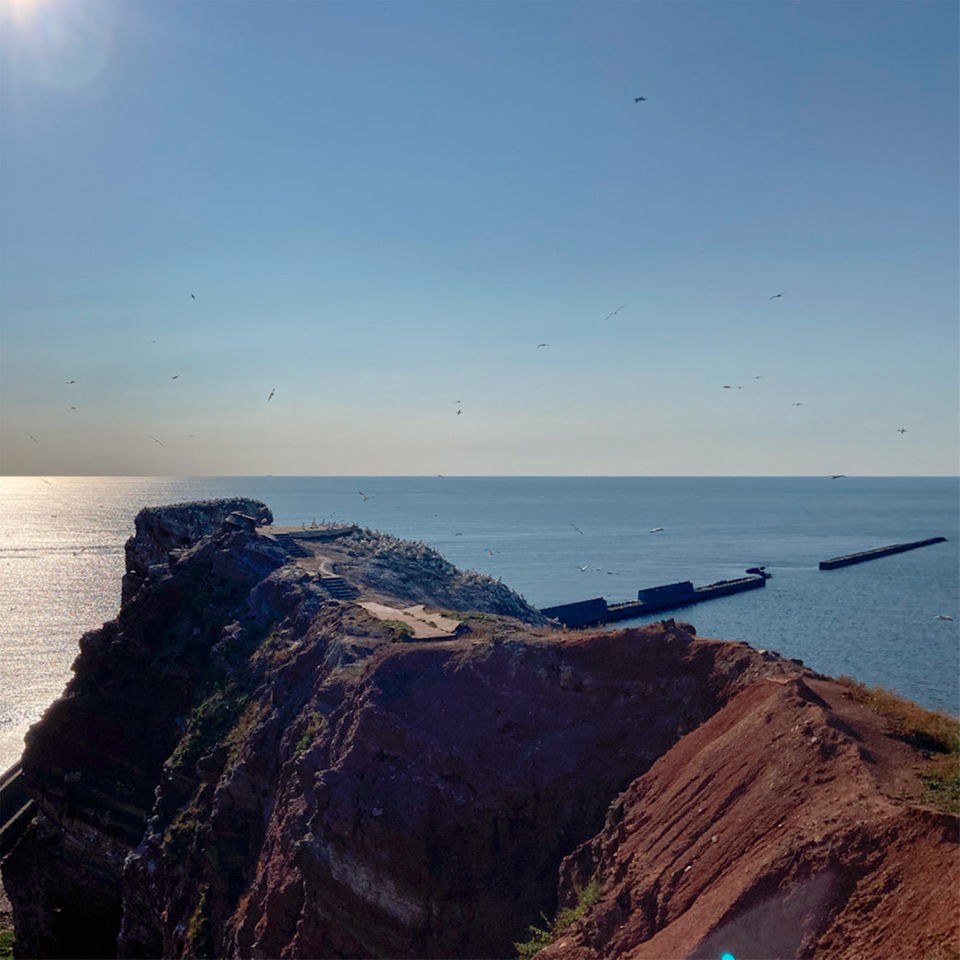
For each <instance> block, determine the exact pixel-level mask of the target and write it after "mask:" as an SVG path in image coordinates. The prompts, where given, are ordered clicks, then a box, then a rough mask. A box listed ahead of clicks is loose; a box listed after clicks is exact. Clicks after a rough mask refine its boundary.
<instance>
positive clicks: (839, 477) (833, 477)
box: [830, 473, 846, 480]
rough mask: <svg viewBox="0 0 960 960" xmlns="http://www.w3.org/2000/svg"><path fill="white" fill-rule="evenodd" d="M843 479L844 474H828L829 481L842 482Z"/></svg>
mask: <svg viewBox="0 0 960 960" xmlns="http://www.w3.org/2000/svg"><path fill="white" fill-rule="evenodd" d="M844 477H846V474H845V473H831V474H830V479H831V480H842V479H843V478H844Z"/></svg>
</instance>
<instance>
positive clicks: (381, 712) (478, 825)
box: [3, 501, 960, 960]
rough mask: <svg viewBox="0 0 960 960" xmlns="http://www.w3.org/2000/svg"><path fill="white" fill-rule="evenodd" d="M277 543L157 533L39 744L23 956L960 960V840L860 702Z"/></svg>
mask: <svg viewBox="0 0 960 960" xmlns="http://www.w3.org/2000/svg"><path fill="white" fill-rule="evenodd" d="M269 523H270V515H269V510H268V509H267V508H266V506H265V505H263V504H258V503H256V502H254V501H245V502H243V503H237V502H215V503H212V504H205V505H194V504H186V505H179V506H177V507H170V508H154V509H152V510H151V511H148V512H145V513H143V514H141V515H140V517H138V522H137V525H136V531H137V532H136V535H135V536H134V537H133V538H132V539H131V542H130V543H129V544H128V551H127V556H128V573H127V577H125V583H124V599H123V603H122V606H121V609H120V612H119V615H118V616H117V618H116V620H114V621H112V622H110V623H107V624H105V625H104V626H103V627H102V628H101V629H100V630H97V631H93V632H91V633H88V634H86V635H85V636H84V637H83V638H82V639H81V644H80V646H81V649H80V654H79V656H78V657H77V660H76V662H75V664H74V677H73V679H72V680H71V682H70V683H69V685H68V686H67V688H66V690H65V692H64V694H63V696H62V697H61V698H60V699H59V700H57V701H56V702H55V703H54V704H53V705H52V706H51V707H50V708H49V709H48V710H47V712H46V713H45V715H44V717H43V718H42V720H41V721H40V722H39V723H38V724H37V725H36V726H35V727H34V728H33V729H32V730H31V731H30V734H29V736H28V742H27V748H26V751H25V753H24V757H23V770H24V774H25V777H26V780H27V783H28V787H29V790H30V792H31V794H32V796H33V797H34V798H35V801H36V815H35V818H34V820H33V822H32V824H31V826H30V827H29V829H28V831H27V833H26V834H25V835H24V836H23V837H22V839H21V840H20V841H19V842H18V843H17V845H16V846H15V848H14V849H13V851H12V852H11V853H10V854H9V855H8V856H7V857H6V859H5V860H4V861H3V877H4V882H5V885H6V887H7V890H8V893H9V896H10V899H11V902H12V905H13V911H14V917H15V923H16V948H15V949H16V953H17V955H19V956H60V957H67V956H69V957H105V956H129V957H160V956H163V957H193V956H217V957H247V956H251V957H253V956H259V957H281V956H283V957H479V956H483V957H509V956H515V955H516V953H517V948H516V947H515V946H514V945H515V943H517V942H518V941H524V940H526V939H527V937H528V934H529V928H530V925H531V924H534V925H536V924H541V925H542V922H543V921H542V920H541V919H540V918H541V915H543V914H547V915H553V913H554V912H555V911H556V910H557V909H558V907H559V908H565V909H567V910H568V911H571V912H570V914H569V915H570V917H571V918H572V919H571V920H570V922H569V923H567V924H565V925H564V926H563V928H562V929H560V928H559V927H557V928H556V929H555V930H554V931H553V935H550V936H543V937H542V939H541V940H540V941H538V942H536V943H535V945H534V949H536V948H542V949H541V953H542V956H544V957H577V958H581V957H582V958H588V957H589V958H599V957H610V956H623V957H647V956H649V957H674V956H676V957H681V956H683V957H685V956H690V957H700V956H704V957H706V956H719V955H720V953H722V952H723V951H730V952H731V953H733V954H734V955H735V956H736V957H738V958H743V957H751V956H752V957H773V956H784V957H794V956H823V957H827V956H829V957H842V956H849V957H865V956H882V955H896V956H921V957H922V956H929V957H931V960H932V958H934V957H947V956H951V955H952V956H955V955H957V953H958V952H960V936H958V931H957V928H956V921H957V901H956V899H955V895H954V893H953V891H955V890H956V889H958V888H960V882H958V881H960V863H958V858H957V828H958V818H957V817H956V816H955V815H951V814H945V813H941V812H937V811H936V810H934V809H932V808H930V807H927V806H925V805H924V804H923V803H922V802H921V801H922V796H923V793H922V784H921V782H920V780H919V777H918V773H919V770H920V768H921V766H922V763H923V762H924V757H923V756H922V755H921V753H920V752H919V751H918V750H916V749H915V748H914V747H912V746H910V745H909V744H907V743H906V742H904V741H902V740H898V739H896V738H893V737H891V736H890V735H889V733H888V732H887V731H886V729H885V728H884V725H883V721H882V720H881V719H880V718H879V717H878V716H877V715H876V714H875V713H873V712H871V711H870V710H868V709H867V708H866V707H863V706H861V705H860V704H857V703H854V702H853V701H851V700H850V699H849V698H848V697H847V696H846V692H845V689H844V688H843V687H842V686H840V685H839V684H837V683H835V682H833V681H831V680H829V679H828V678H823V677H819V676H817V675H815V674H813V673H812V672H811V671H809V670H807V669H805V668H804V667H803V666H802V665H801V664H799V663H797V662H794V661H790V660H785V659H783V658H781V657H779V656H777V655H775V654H771V653H768V652H763V651H758V650H754V649H752V648H750V647H749V646H747V645H746V644H743V643H726V642H719V641H714V640H709V639H705V638H701V637H698V636H696V634H695V631H694V630H693V628H691V627H689V626H688V625H686V624H679V623H675V622H674V621H665V622H663V623H661V624H659V625H656V626H653V627H649V628H646V629H627V630H619V631H579V632H567V631H558V630H554V629H553V628H552V627H551V626H550V625H549V624H546V622H545V620H544V618H543V616H542V615H541V614H540V613H539V611H537V610H535V609H534V608H532V607H530V606H529V605H528V604H527V603H526V602H525V601H524V600H523V599H522V598H521V597H519V596H517V595H516V594H515V593H513V592H512V591H510V590H509V589H508V588H506V587H505V586H504V585H502V584H499V583H497V582H496V581H493V580H490V578H487V577H483V576H481V575H479V574H475V573H471V572H469V571H459V570H457V569H456V568H454V567H453V566H452V565H450V564H448V563H447V562H446V561H445V560H443V558H442V557H440V556H439V555H438V554H436V553H435V552H434V551H432V550H430V549H429V548H427V547H424V546H423V545H422V544H410V543H407V542H404V541H399V540H396V539H395V538H392V537H389V536H387V535H383V534H377V533H375V532H373V531H369V530H362V529H360V528H358V527H353V526H347V527H329V528H323V527H321V528H315V529H311V530H300V531H296V530H279V529H277V528H274V527H271V526H269ZM364 603H366V604H367V606H363V605H362V604H364ZM421 622H423V623H425V624H430V623H432V624H434V625H436V624H441V625H446V626H444V629H447V627H448V626H449V624H451V623H456V624H457V626H456V628H455V629H453V630H450V631H449V633H448V634H447V636H448V638H447V639H431V640H418V639H416V638H415V637H416V629H415V627H416V625H417V624H418V623H421ZM411 623H412V624H414V629H411V627H410V624H411ZM588 892H589V896H587V893H588ZM574 908H576V909H574ZM524 949H526V950H527V952H528V953H529V952H531V949H530V947H529V945H528V946H527V947H526V948H524ZM951 950H952V951H953V954H951V953H950V951H951Z"/></svg>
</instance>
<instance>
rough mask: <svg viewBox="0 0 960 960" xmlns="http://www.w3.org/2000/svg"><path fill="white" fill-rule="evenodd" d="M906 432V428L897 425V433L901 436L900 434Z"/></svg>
mask: <svg viewBox="0 0 960 960" xmlns="http://www.w3.org/2000/svg"><path fill="white" fill-rule="evenodd" d="M906 432H907V428H906V427H899V428H898V429H897V433H899V434H900V435H901V436H902V435H903V434H905V433H906Z"/></svg>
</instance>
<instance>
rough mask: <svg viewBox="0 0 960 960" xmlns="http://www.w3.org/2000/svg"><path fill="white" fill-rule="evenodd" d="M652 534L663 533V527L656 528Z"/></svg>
mask: <svg viewBox="0 0 960 960" xmlns="http://www.w3.org/2000/svg"><path fill="white" fill-rule="evenodd" d="M650 532H651V533H663V527H654V528H653V529H652V530H651V531H650Z"/></svg>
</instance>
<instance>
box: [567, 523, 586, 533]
mask: <svg viewBox="0 0 960 960" xmlns="http://www.w3.org/2000/svg"><path fill="white" fill-rule="evenodd" d="M570 526H571V527H573V529H574V530H576V531H577V533H579V534H580V536H583V531H582V530H581V529H580V528H579V527H578V526H577V525H576V524H575V523H571V524H570Z"/></svg>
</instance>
